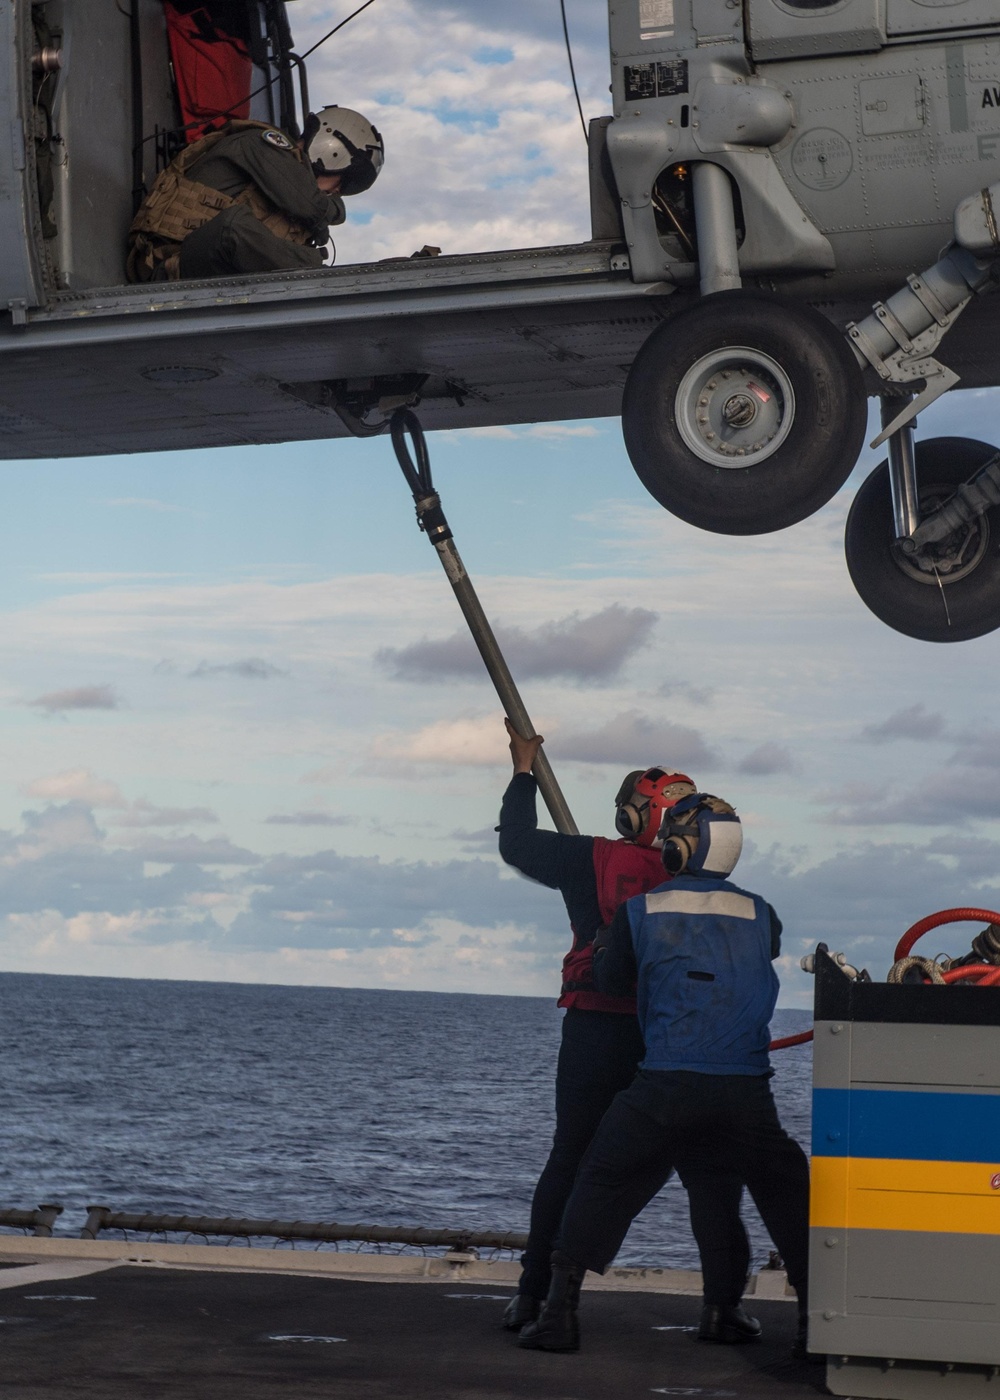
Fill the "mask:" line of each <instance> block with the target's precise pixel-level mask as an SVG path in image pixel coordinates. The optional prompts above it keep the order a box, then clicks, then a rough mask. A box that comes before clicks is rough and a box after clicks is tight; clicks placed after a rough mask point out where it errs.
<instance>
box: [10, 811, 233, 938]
mask: <svg viewBox="0 0 1000 1400" xmlns="http://www.w3.org/2000/svg"><path fill="white" fill-rule="evenodd" d="M23 821H24V830H23V832H21V833H14V832H9V831H0V916H2V915H10V914H31V913H37V912H40V911H43V910H54V911H56V912H57V913H59V914H61V915H62V916H64V917H65V918H74V917H75V916H77V915H79V914H82V913H88V914H96V915H100V916H102V917H105V916H113V917H119V916H126V915H132V914H135V913H137V912H141V913H149V914H150V915H155V917H156V919H159V918H160V916H161V915H162V913H163V911H164V910H167V911H170V914H171V917H172V918H176V917H177V916H178V915H179V914H180V912H181V911H182V910H183V909H184V906H185V905H186V904H187V901H188V900H189V899H190V898H191V897H192V896H193V895H195V894H202V895H203V894H205V893H206V892H209V891H213V890H217V889H218V888H219V882H218V878H217V877H216V876H215V875H213V874H210V873H209V872H206V871H203V870H200V869H198V868H196V867H186V868H185V867H183V866H178V867H176V868H175V869H173V870H170V871H167V872H165V873H164V874H162V875H157V876H147V875H146V874H145V872H144V869H143V857H142V855H141V854H140V853H139V852H136V851H127V850H110V849H108V847H107V844H106V841H105V838H104V835H103V833H102V832H101V830H100V829H99V827H98V826H97V823H96V822H95V820H94V815H93V813H92V812H91V811H90V810H89V809H88V808H86V807H84V806H83V805H82V804H80V803H78V802H69V803H66V804H65V805H64V806H57V807H47V808H46V809H45V810H44V811H42V812H25V813H24V815H23ZM154 922H155V920H154Z"/></svg>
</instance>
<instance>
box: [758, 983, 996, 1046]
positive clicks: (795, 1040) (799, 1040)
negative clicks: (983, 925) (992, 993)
mask: <svg viewBox="0 0 1000 1400" xmlns="http://www.w3.org/2000/svg"><path fill="white" fill-rule="evenodd" d="M997 971H998V972H1000V968H998V969H997ZM812 1038H813V1033H812V1031H800V1032H799V1034H798V1035H786V1036H785V1037H784V1039H782V1040H772V1041H771V1043H770V1045H769V1046H768V1047H767V1048H768V1049H769V1050H787V1049H788V1047H789V1046H790V1045H805V1043H806V1041H807V1040H812Z"/></svg>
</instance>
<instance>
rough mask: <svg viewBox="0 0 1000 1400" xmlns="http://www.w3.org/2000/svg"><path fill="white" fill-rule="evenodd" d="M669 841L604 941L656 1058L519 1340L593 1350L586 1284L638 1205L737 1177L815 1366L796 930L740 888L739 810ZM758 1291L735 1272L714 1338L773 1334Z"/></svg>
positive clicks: (562, 1234)
mask: <svg viewBox="0 0 1000 1400" xmlns="http://www.w3.org/2000/svg"><path fill="white" fill-rule="evenodd" d="M661 836H662V838H663V847H662V851H663V863H664V866H665V869H666V871H667V873H668V874H670V875H673V877H674V878H673V879H671V880H670V881H669V883H665V884H663V885H660V886H658V887H657V889H655V890H653V891H651V892H649V893H647V894H644V895H638V896H636V897H634V898H632V899H629V900H628V901H627V903H626V904H624V905H623V906H622V907H621V908H620V909H619V911H618V913H617V914H616V915H615V917H614V919H613V920H612V922H611V925H610V927H609V928H608V929H607V930H606V931H603V932H602V933H601V934H599V935H598V940H597V945H596V948H595V955H594V978H595V982H596V984H597V986H598V987H600V988H601V990H602V991H605V992H606V993H609V994H614V993H616V992H620V991H622V990H624V989H625V988H627V987H630V986H634V985H636V981H637V982H638V1015H639V1024H640V1027H641V1029H642V1034H643V1039H644V1041H645V1045H646V1056H645V1059H644V1060H643V1062H642V1066H641V1068H640V1070H639V1073H638V1074H637V1076H636V1078H635V1080H634V1081H633V1083H632V1084H631V1085H630V1087H629V1088H627V1089H624V1090H623V1091H622V1092H621V1093H619V1094H618V1095H617V1097H616V1098H615V1100H614V1102H613V1103H612V1105H611V1107H610V1108H609V1109H608V1111H607V1113H606V1114H605V1116H604V1118H603V1120H602V1122H601V1125H600V1127H599V1128H598V1130H597V1134H596V1136H595V1137H594V1139H593V1142H592V1143H591V1146H590V1148H589V1150H588V1152H587V1155H586V1156H585V1158H584V1160H583V1163H582V1165H581V1167H580V1171H579V1173H578V1175H577V1178H576V1184H575V1186H574V1188H573V1192H572V1195H571V1196H570V1199H569V1201H568V1203H567V1206H566V1210H565V1213H564V1215H563V1219H562V1225H561V1227H560V1231H559V1237H558V1240H557V1242H556V1249H555V1251H554V1253H553V1256H552V1264H553V1277H552V1286H551V1289H550V1291H549V1296H548V1299H547V1300H546V1303H545V1306H544V1308H543V1309H542V1313H541V1315H540V1317H539V1319H538V1321H537V1322H536V1323H534V1324H532V1325H531V1326H529V1327H526V1328H524V1329H523V1330H522V1332H521V1333H520V1336H519V1338H518V1342H519V1345H521V1346H525V1347H532V1348H538V1349H541V1350H545V1351H575V1350H576V1349H577V1348H578V1346H579V1327H578V1322H577V1317H576V1311H577V1305H578V1301H579V1291H580V1285H581V1283H582V1281H583V1276H584V1273H585V1272H586V1270H587V1269H592V1270H594V1271H595V1272H597V1273H604V1271H605V1269H606V1268H607V1267H608V1265H609V1264H610V1263H611V1261H612V1260H613V1259H614V1257H615V1255H616V1254H617V1253H618V1250H619V1248H620V1247H621V1244H622V1241H623V1240H624V1238H625V1235H626V1233H627V1231H628V1228H629V1225H630V1224H631V1222H632V1220H633V1219H634V1217H635V1215H636V1214H637V1213H638V1211H637V1209H636V1202H637V1194H639V1195H644V1196H645V1199H644V1200H643V1201H642V1204H645V1203H646V1202H648V1201H649V1200H651V1199H652V1198H653V1196H655V1195H656V1193H657V1192H658V1191H659V1190H660V1189H661V1187H662V1186H663V1184H664V1183H665V1182H666V1181H667V1179H668V1177H669V1176H670V1174H671V1171H672V1170H673V1169H675V1168H677V1169H679V1170H680V1171H681V1173H682V1175H684V1176H687V1175H688V1174H689V1173H694V1174H696V1175H697V1174H698V1173H701V1172H706V1171H712V1170H715V1171H720V1172H736V1173H738V1174H739V1176H740V1177H741V1178H742V1180H743V1181H744V1182H745V1183H746V1185H747V1186H748V1187H749V1190H750V1193H751V1195H752V1196H753V1198H754V1201H755V1203H756V1205H757V1208H758V1210H759V1211H760V1214H761V1217H762V1218H763V1220H764V1224H765V1226H766V1227H767V1229H768V1232H769V1233H770V1235H771V1238H772V1239H773V1240H774V1243H775V1245H776V1246H777V1248H778V1250H779V1251H780V1253H781V1255H782V1256H783V1258H784V1260H785V1266H786V1268H787V1270H788V1277H789V1281H790V1282H791V1284H792V1286H793V1287H794V1288H795V1290H796V1293H797V1294H798V1299H799V1309H800V1331H799V1338H798V1340H797V1343H796V1350H797V1352H798V1353H800V1354H801V1353H803V1352H804V1349H805V1309H806V1283H807V1274H808V1215H809V1167H808V1163H807V1161H806V1157H805V1154H804V1153H803V1151H802V1149H801V1147H800V1146H799V1145H798V1143H797V1142H795V1140H794V1139H793V1138H791V1137H789V1136H788V1134H787V1133H786V1132H785V1131H784V1129H783V1128H782V1126H781V1124H780V1122H779V1120H778V1115H777V1111H776V1109H775V1106H774V1100H773V1099H772V1097H771V1091H770V1087H769V1079H770V1075H771V1069H770V1064H769V1061H768V1053H767V1049H768V1043H769V1039H770V1037H769V1030H768V1023H769V1022H770V1019H771V1015H772V1013H773V1011H774V1006H775V1002H776V1000H777V995H778V979H777V976H776V975H775V972H774V969H773V967H772V966H771V963H772V960H773V959H774V958H775V957H777V956H778V953H779V952H780V940H781V923H780V921H779V919H778V916H777V915H776V914H775V912H774V910H773V909H772V908H771V906H770V905H769V904H767V903H766V902H765V901H764V900H763V899H761V897H760V896H759V895H756V894H752V893H751V892H750V891H748V890H743V889H740V888H739V887H738V886H737V885H734V884H732V883H731V882H730V881H729V880H728V879H727V878H726V876H727V875H728V874H729V873H730V871H731V870H732V869H733V867H734V866H735V864H736V862H737V860H738V859H739V855H740V850H741V848H742V830H741V827H740V822H739V818H738V817H737V816H736V813H735V812H734V811H733V809H732V807H730V806H729V804H728V803H725V802H722V801H721V800H720V799H718V798H715V797H711V796H709V795H708V794H705V793H695V794H694V795H692V796H690V797H685V798H682V799H681V800H680V801H679V802H678V803H677V804H676V805H675V806H674V807H673V808H672V809H671V810H670V811H669V812H667V813H666V814H665V816H664V821H663V826H662V828H661ZM638 1187H644V1191H638V1192H637V1188H638ZM640 1208H641V1206H640ZM744 1285H745V1272H741V1271H739V1270H734V1272H733V1275H732V1278H731V1281H730V1288H729V1293H728V1297H727V1299H726V1301H725V1302H724V1303H722V1304H718V1303H714V1304H706V1306H705V1308H704V1309H703V1313H702V1323H701V1328H700V1333H701V1335H703V1336H706V1338H708V1337H712V1338H716V1337H717V1336H718V1335H719V1333H720V1331H725V1330H726V1329H731V1330H732V1333H733V1336H732V1339H733V1340H737V1339H742V1340H749V1339H750V1338H751V1337H752V1336H754V1335H756V1334H758V1333H759V1330H760V1329H759V1326H758V1325H757V1324H756V1323H755V1322H754V1319H752V1318H749V1317H748V1316H747V1314H746V1313H745V1312H744V1311H743V1309H742V1307H741V1306H740V1298H741V1295H742V1293H743V1288H744Z"/></svg>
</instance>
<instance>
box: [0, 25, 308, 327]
mask: <svg viewBox="0 0 1000 1400" xmlns="http://www.w3.org/2000/svg"><path fill="white" fill-rule="evenodd" d="M0 26H2V27H3V29H4V31H6V30H7V29H8V28H12V27H13V28H16V42H15V34H14V33H7V32H3V33H2V34H0V41H2V42H4V43H5V44H6V52H7V53H8V54H9V55H10V56H11V58H10V62H11V63H12V65H13V67H14V68H15V69H16V70H17V71H16V72H15V73H13V74H11V75H10V76H11V81H10V82H9V83H8V85H7V90H6V94H5V95H4V97H3V101H4V105H6V106H7V108H8V112H7V113H6V115H7V116H8V118H9V120H10V124H11V126H12V128H15V129H16V123H17V122H18V121H19V122H20V124H21V129H23V130H24V131H25V132H26V133H27V139H26V142H25V146H26V154H25V159H24V161H23V165H24V169H23V170H22V171H20V172H16V171H15V172H13V173H14V174H18V173H19V175H20V179H19V180H16V179H15V180H7V181H3V182H2V183H0V189H4V188H6V190H7V191H8V192H9V193H8V194H7V195H6V196H4V195H0V226H3V227H4V228H5V229H7V230H8V232H9V234H10V236H8V237H7V238H6V239H5V247H7V248H8V249H9V250H12V252H13V253H14V254H19V255H20V265H16V264H15V265H8V266H7V267H6V268H5V269H4V271H3V273H0V298H2V301H3V304H4V305H7V304H9V303H10V302H11V301H15V300H17V299H21V300H23V302H24V304H25V305H26V306H42V305H45V302H46V296H47V294H51V293H55V292H63V293H65V292H77V291H85V290H87V289H88V288H92V287H115V286H120V285H122V284H123V283H124V282H125V244H126V235H127V232H128V227H129V224H130V223H131V220H132V217H133V215H134V213H135V211H136V209H137V208H138V206H139V203H140V202H141V200H142V198H143V196H144V195H145V194H146V193H147V191H148V190H149V188H150V187H151V185H152V184H153V181H154V180H155V179H156V176H157V175H158V174H159V172H160V171H161V170H162V169H164V167H165V166H166V165H168V164H169V162H170V161H171V160H172V159H173V157H174V156H175V155H176V154H177V152H178V151H179V150H181V149H182V147H183V146H184V145H185V144H186V143H189V142H191V141H194V140H197V139H198V138H199V137H200V136H202V135H204V134H205V133H206V131H209V130H212V129H214V128H216V127H218V126H220V125H221V124H222V122H223V121H224V120H225V119H226V116H227V115H231V116H234V117H247V116H250V117H252V118H253V119H255V120H259V121H267V122H274V123H276V124H278V125H281V126H283V127H285V128H286V129H288V130H291V131H292V133H293V134H297V131H298V124H297V123H298V118H297V114H296V107H295V96H296V86H295V85H294V84H293V80H292V76H293V75H292V69H293V67H294V66H295V63H296V60H295V58H294V56H293V54H292V38H291V33H290V30H289V27H288V22H287V18H286V15H285V7H284V4H283V3H282V0H115V3H113V4H104V5H82V4H79V3H73V0H44V3H36V4H31V3H29V0H14V4H13V5H10V6H6V7H4V11H3V18H2V20H0ZM299 69H300V73H299V85H300V90H301V96H302V99H303V102H305V101H306V100H307V99H306V94H305V81H304V75H303V73H302V70H301V65H299ZM17 154H18V152H17V143H16V141H15V161H16V159H17ZM5 155H6V153H5ZM3 159H4V156H0V161H2V160H3ZM0 174H2V172H0ZM15 227H16V228H17V230H18V231H17V232H16V234H15Z"/></svg>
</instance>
